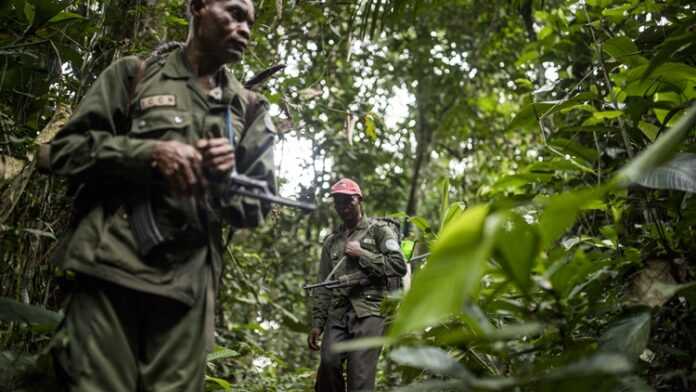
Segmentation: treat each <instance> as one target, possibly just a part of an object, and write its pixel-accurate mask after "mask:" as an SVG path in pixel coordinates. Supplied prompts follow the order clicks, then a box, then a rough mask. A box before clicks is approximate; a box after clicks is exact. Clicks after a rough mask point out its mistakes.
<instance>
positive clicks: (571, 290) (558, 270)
mask: <svg viewBox="0 0 696 392" xmlns="http://www.w3.org/2000/svg"><path fill="white" fill-rule="evenodd" d="M606 265H607V262H606V261H598V260H592V259H591V258H589V257H588V256H587V255H586V254H585V252H583V251H582V250H577V251H576V252H575V254H574V255H573V256H572V257H567V258H563V259H561V260H559V261H557V262H556V263H554V264H553V265H552V266H551V267H550V268H549V271H548V274H549V280H550V281H551V284H552V286H553V288H554V289H555V290H556V291H557V292H558V293H559V295H560V296H561V298H563V299H566V298H568V297H569V296H571V294H575V293H577V291H578V290H582V288H583V287H584V283H585V282H586V281H587V280H588V279H591V277H592V273H593V272H595V271H598V270H600V269H601V268H603V267H605V266H606Z"/></svg>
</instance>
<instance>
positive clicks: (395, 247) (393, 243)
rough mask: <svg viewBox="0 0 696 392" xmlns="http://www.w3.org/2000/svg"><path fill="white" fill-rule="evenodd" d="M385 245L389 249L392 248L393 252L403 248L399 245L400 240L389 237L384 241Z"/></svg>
mask: <svg viewBox="0 0 696 392" xmlns="http://www.w3.org/2000/svg"><path fill="white" fill-rule="evenodd" d="M384 247H385V248H387V250H390V251H392V252H397V251H399V250H401V247H400V246H399V242H397V241H396V240H395V239H391V238H390V239H388V240H387V241H386V242H385V243H384Z"/></svg>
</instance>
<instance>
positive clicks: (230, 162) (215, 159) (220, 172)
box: [196, 137, 235, 177]
mask: <svg viewBox="0 0 696 392" xmlns="http://www.w3.org/2000/svg"><path fill="white" fill-rule="evenodd" d="M196 147H198V151H200V153H201V155H202V156H203V167H204V168H205V170H207V171H208V172H209V173H210V174H211V175H213V176H214V177H221V176H224V175H225V174H229V173H230V172H232V170H233V169H234V165H235V156H234V149H233V148H232V145H231V144H230V141H229V140H227V139H226V138H224V137H221V138H216V139H201V140H199V141H198V142H197V143H196Z"/></svg>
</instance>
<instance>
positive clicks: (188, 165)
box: [152, 140, 206, 196]
mask: <svg viewBox="0 0 696 392" xmlns="http://www.w3.org/2000/svg"><path fill="white" fill-rule="evenodd" d="M201 162H202V157H201V154H200V153H199V152H198V150H196V149H195V148H194V147H193V146H190V145H188V144H185V143H182V142H178V141H176V140H171V141H158V142H157V143H155V147H154V149H153V150H152V166H154V167H155V168H157V169H158V170H159V172H160V173H162V176H163V177H164V178H165V179H166V180H167V181H168V182H169V184H170V186H171V187H172V190H173V191H174V193H176V194H179V195H183V196H189V195H191V194H193V193H194V192H195V191H197V190H199V189H201V188H204V187H205V186H206V182H205V178H204V177H203V171H202V166H201Z"/></svg>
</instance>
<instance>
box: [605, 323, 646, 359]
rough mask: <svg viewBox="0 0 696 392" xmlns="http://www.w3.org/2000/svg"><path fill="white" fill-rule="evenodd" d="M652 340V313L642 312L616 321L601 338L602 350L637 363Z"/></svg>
mask: <svg viewBox="0 0 696 392" xmlns="http://www.w3.org/2000/svg"><path fill="white" fill-rule="evenodd" d="M649 338H650V312H648V311H640V312H636V313H633V314H629V315H626V316H623V317H620V318H618V319H616V320H614V321H613V322H612V323H611V324H610V325H609V328H608V329H607V330H606V331H605V332H604V333H603V334H602V336H601V337H600V338H599V341H600V349H601V350H602V351H606V352H615V353H621V354H624V355H626V357H628V359H629V360H632V361H637V360H638V357H639V356H640V354H642V353H643V351H644V350H645V348H646V347H647V345H648V339H649Z"/></svg>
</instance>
